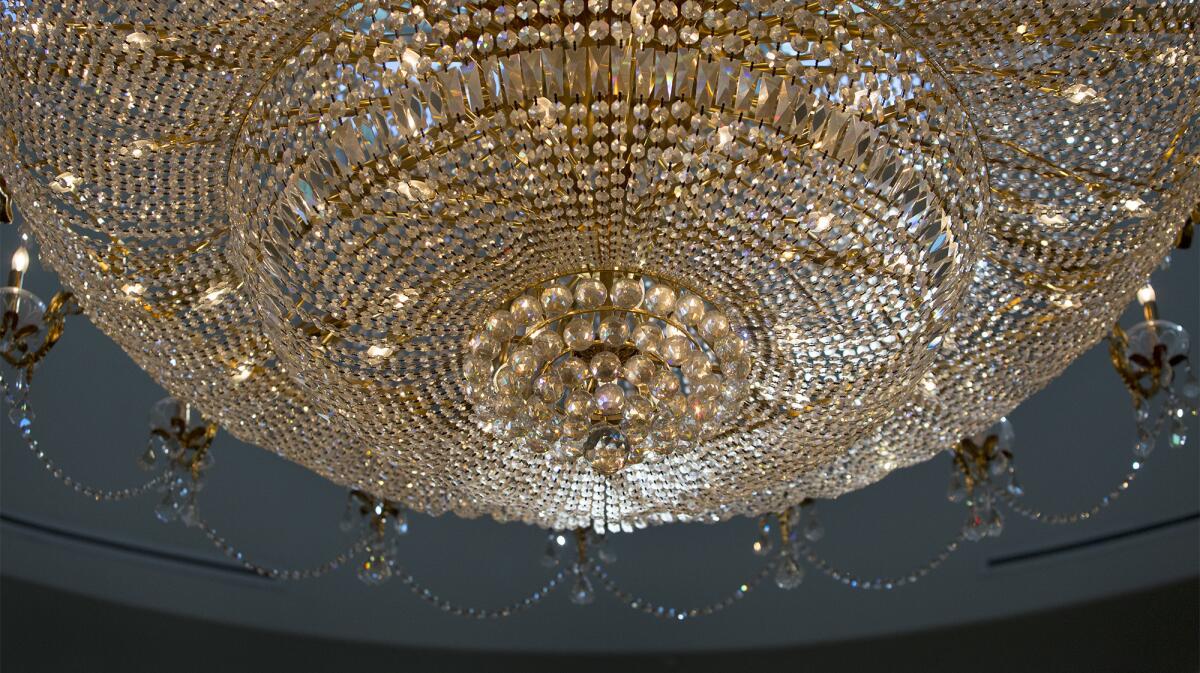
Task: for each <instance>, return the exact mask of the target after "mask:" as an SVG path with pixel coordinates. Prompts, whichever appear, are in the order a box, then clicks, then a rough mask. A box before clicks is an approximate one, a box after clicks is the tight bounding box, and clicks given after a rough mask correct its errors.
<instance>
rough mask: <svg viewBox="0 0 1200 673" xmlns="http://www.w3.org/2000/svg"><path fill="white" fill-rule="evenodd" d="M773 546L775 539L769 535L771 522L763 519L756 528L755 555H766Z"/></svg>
mask: <svg viewBox="0 0 1200 673" xmlns="http://www.w3.org/2000/svg"><path fill="white" fill-rule="evenodd" d="M774 548H775V539H774V538H773V537H772V536H771V522H770V521H767V520H763V522H762V524H761V525H760V526H759V528H758V539H757V540H755V541H754V546H753V547H752V549H753V550H754V555H755V556H766V555H767V554H770V553H771V550H772V549H774Z"/></svg>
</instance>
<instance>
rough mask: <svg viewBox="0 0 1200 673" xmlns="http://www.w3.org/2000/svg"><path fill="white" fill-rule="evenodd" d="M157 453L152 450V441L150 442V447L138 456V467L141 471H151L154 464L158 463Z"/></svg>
mask: <svg viewBox="0 0 1200 673" xmlns="http://www.w3.org/2000/svg"><path fill="white" fill-rule="evenodd" d="M158 456H159V454H158V452H157V451H155V450H154V440H151V441H150V445H149V446H147V447H146V450H145V451H143V452H142V455H140V456H138V461H137V463H138V467H140V468H142V469H143V470H153V469H154V464H155V463H157V462H158Z"/></svg>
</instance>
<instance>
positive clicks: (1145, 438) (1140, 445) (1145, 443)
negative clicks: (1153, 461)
mask: <svg viewBox="0 0 1200 673" xmlns="http://www.w3.org/2000/svg"><path fill="white" fill-rule="evenodd" d="M1153 451H1154V436H1153V435H1150V434H1148V433H1139V434H1138V440H1137V443H1136V444H1134V445H1133V455H1135V456H1137V457H1138V458H1143V459H1144V458H1146V457H1148V456H1149V455H1150V454H1151V453H1152V452H1153Z"/></svg>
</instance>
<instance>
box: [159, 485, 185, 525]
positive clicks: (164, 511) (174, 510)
mask: <svg viewBox="0 0 1200 673" xmlns="http://www.w3.org/2000/svg"><path fill="white" fill-rule="evenodd" d="M154 516H155V517H157V518H158V520H159V521H161V522H163V523H171V522H172V521H174V520H175V519H177V518H179V500H178V498H177V497H176V495H175V491H173V490H168V491H167V493H166V494H165V495H164V496H163V499H162V500H161V501H159V503H158V505H157V506H155V508H154Z"/></svg>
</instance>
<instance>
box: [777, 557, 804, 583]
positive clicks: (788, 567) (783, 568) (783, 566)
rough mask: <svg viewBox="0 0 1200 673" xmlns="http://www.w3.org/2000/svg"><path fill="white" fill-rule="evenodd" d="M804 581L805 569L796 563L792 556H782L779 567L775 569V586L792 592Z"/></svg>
mask: <svg viewBox="0 0 1200 673" xmlns="http://www.w3.org/2000/svg"><path fill="white" fill-rule="evenodd" d="M803 581H804V568H801V567H800V564H799V563H797V562H796V559H795V557H794V556H792V555H791V554H786V553H785V554H781V555H780V556H779V565H778V566H777V567H776V568H775V586H777V587H779V588H780V589H783V590H785V591H791V590H792V589H795V588H796V587H798V586H800V583H801V582H803Z"/></svg>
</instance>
